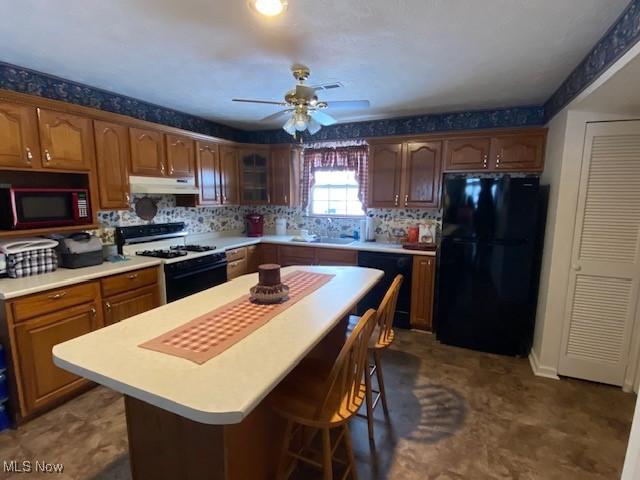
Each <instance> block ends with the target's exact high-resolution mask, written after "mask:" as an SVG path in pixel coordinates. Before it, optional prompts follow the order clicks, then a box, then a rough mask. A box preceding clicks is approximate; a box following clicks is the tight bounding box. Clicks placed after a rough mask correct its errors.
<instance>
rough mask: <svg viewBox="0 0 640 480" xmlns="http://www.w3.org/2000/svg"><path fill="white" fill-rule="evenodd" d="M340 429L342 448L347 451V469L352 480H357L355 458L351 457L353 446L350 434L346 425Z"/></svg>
mask: <svg viewBox="0 0 640 480" xmlns="http://www.w3.org/2000/svg"><path fill="white" fill-rule="evenodd" d="M342 428H343V429H344V446H345V448H346V450H347V459H348V460H349V465H348V468H350V469H351V478H352V479H353V480H358V472H357V470H356V457H355V456H354V455H353V444H352V443H351V432H350V431H349V426H348V425H347V424H346V423H345V424H344V425H343V427H342Z"/></svg>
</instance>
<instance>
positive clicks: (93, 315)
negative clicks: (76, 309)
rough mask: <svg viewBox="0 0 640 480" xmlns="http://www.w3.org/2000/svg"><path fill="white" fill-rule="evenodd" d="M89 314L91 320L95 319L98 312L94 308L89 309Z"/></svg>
mask: <svg viewBox="0 0 640 480" xmlns="http://www.w3.org/2000/svg"><path fill="white" fill-rule="evenodd" d="M89 311H90V312H91V316H92V317H93V318H95V317H96V315H98V311H97V310H96V307H91V310H89Z"/></svg>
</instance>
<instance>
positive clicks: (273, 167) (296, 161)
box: [269, 145, 301, 207]
mask: <svg viewBox="0 0 640 480" xmlns="http://www.w3.org/2000/svg"><path fill="white" fill-rule="evenodd" d="M269 167H270V179H271V187H270V188H271V195H270V202H269V203H270V204H271V205H285V206H287V207H293V206H296V205H297V204H298V200H299V198H298V197H299V194H298V191H299V188H300V169H301V165H300V151H299V150H298V149H297V148H293V147H291V146H290V145H285V146H276V147H272V148H271V157H270V165H269Z"/></svg>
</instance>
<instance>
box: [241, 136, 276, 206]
mask: <svg viewBox="0 0 640 480" xmlns="http://www.w3.org/2000/svg"><path fill="white" fill-rule="evenodd" d="M270 185H271V183H270V169H269V151H268V149H261V148H243V149H241V150H240V203H242V204H243V205H267V204H269V202H270V200H271V194H270V191H269V189H270Z"/></svg>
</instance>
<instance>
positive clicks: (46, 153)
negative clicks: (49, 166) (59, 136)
mask: <svg viewBox="0 0 640 480" xmlns="http://www.w3.org/2000/svg"><path fill="white" fill-rule="evenodd" d="M44 160H45V162H46V163H49V162H51V161H52V160H53V155H51V153H49V149H46V148H45V150H44Z"/></svg>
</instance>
